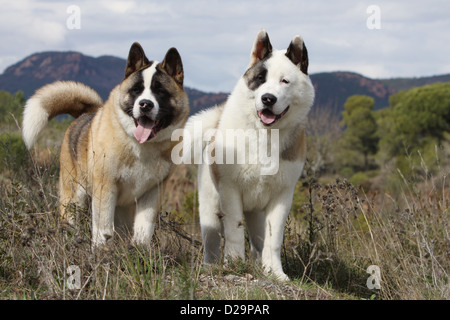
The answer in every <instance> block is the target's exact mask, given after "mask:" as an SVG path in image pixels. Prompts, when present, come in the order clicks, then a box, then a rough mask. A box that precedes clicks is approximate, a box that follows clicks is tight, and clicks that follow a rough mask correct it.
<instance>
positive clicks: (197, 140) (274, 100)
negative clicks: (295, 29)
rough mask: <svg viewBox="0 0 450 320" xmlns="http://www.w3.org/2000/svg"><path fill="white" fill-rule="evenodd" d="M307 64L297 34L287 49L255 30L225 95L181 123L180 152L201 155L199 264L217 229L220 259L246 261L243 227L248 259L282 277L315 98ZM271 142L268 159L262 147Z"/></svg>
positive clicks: (213, 255) (213, 245)
mask: <svg viewBox="0 0 450 320" xmlns="http://www.w3.org/2000/svg"><path fill="white" fill-rule="evenodd" d="M307 70H308V53H307V50H306V46H305V44H304V42H303V40H302V38H300V37H299V36H295V37H294V38H293V40H292V41H291V43H290V44H289V47H288V49H287V50H275V49H272V45H271V43H270V41H269V37H268V35H267V33H266V31H265V30H261V31H260V32H259V33H258V35H257V37H256V40H255V42H254V44H253V49H252V51H251V54H250V65H249V67H248V69H247V71H246V72H245V73H244V75H243V76H242V77H241V78H240V80H239V81H238V83H237V85H236V86H235V88H234V90H233V91H232V93H231V95H230V96H229V98H228V100H227V101H226V102H225V103H224V104H222V105H219V106H216V107H213V108H211V109H208V110H205V111H202V112H200V113H199V114H197V115H194V116H192V117H191V118H189V120H188V122H187V123H186V127H185V130H184V136H183V144H184V146H183V152H184V153H185V154H184V155H183V157H185V158H189V157H192V154H191V152H189V149H190V150H192V149H193V150H194V158H196V159H197V160H200V161H196V160H194V162H195V163H196V164H199V169H198V179H199V204H200V208H199V212H200V224H201V228H202V237H203V243H204V247H205V253H204V254H205V255H204V262H205V263H213V262H217V261H219V260H220V259H219V255H220V241H221V240H220V239H221V234H222V235H223V236H224V238H225V247H224V255H225V258H227V257H231V258H236V257H239V258H242V259H244V258H245V245H244V242H245V236H244V226H245V225H246V226H247V231H248V235H249V240H250V249H251V254H252V257H253V258H255V259H256V260H261V262H262V264H263V266H264V268H265V269H266V270H267V271H268V272H272V273H273V274H274V275H275V276H276V277H278V278H279V279H281V280H287V279H288V277H287V275H286V274H285V273H284V272H283V268H282V265H281V259H280V251H281V245H282V242H283V231H284V225H285V222H286V219H287V216H288V214H289V211H290V209H291V204H292V197H293V193H294V190H295V185H296V183H297V181H298V179H299V177H300V174H301V172H302V170H303V166H304V163H305V160H306V136H305V120H306V117H307V114H308V112H309V110H310V108H311V106H312V104H313V101H314V87H313V85H312V83H311V80H310V78H309V76H308V71H307ZM196 132H200V133H202V132H203V133H205V135H204V136H201V134H196ZM230 137H231V138H230ZM189 138H191V139H189ZM266 138H268V139H266ZM269 139H270V141H269ZM188 140H192V145H190V144H189V141H188ZM236 140H237V141H238V142H237V143H235V141H236ZM196 146H200V148H198V147H197V148H196ZM267 146H269V147H267ZM269 148H270V150H271V152H270V158H271V159H272V161H270V162H268V161H266V160H267V159H268V157H267V154H268V153H267V152H264V150H266V151H267V150H269ZM195 149H197V150H198V149H200V150H201V151H202V155H200V156H199V155H198V152H196V151H195ZM261 150H263V151H262V152H261ZM225 154H226V159H225ZM258 158H259V159H258ZM235 159H237V160H236V161H235ZM185 161H186V162H187V163H190V162H188V161H191V160H185ZM244 218H245V220H244Z"/></svg>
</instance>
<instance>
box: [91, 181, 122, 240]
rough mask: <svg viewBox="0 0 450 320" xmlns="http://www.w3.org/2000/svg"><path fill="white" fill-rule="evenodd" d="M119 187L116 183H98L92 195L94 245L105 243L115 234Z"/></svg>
mask: <svg viewBox="0 0 450 320" xmlns="http://www.w3.org/2000/svg"><path fill="white" fill-rule="evenodd" d="M116 202H117V189H116V187H115V185H114V184H112V183H111V184H106V183H103V184H101V185H98V186H97V187H96V188H95V190H94V193H93V196H92V247H93V248H95V247H99V246H101V245H104V244H105V243H106V241H108V240H109V239H110V238H112V237H113V235H114V212H115V209H116Z"/></svg>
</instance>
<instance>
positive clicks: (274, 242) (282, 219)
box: [261, 190, 292, 281]
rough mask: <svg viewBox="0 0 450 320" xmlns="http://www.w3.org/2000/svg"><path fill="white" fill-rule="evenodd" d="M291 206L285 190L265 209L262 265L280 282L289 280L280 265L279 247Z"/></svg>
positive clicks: (290, 198)
mask: <svg viewBox="0 0 450 320" xmlns="http://www.w3.org/2000/svg"><path fill="white" fill-rule="evenodd" d="M291 204H292V192H289V191H287V190H286V192H281V194H279V196H278V197H275V198H274V199H272V200H271V201H270V203H269V205H268V207H267V208H266V217H265V232H264V245H263V250H262V259H261V260H262V265H263V267H264V269H265V270H266V271H267V272H272V273H273V274H274V275H275V276H276V277H277V278H278V279H279V280H282V281H287V280H289V277H288V276H287V275H286V274H285V273H284V271H283V267H282V265H281V245H282V244H283V234H284V225H285V223H286V219H287V217H288V215H289V211H290V208H291Z"/></svg>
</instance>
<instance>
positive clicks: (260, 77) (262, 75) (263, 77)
mask: <svg viewBox="0 0 450 320" xmlns="http://www.w3.org/2000/svg"><path fill="white" fill-rule="evenodd" d="M266 74H267V71H266V70H264V71H263V72H260V73H259V74H258V75H257V76H256V80H257V81H259V82H261V83H262V82H264V81H266Z"/></svg>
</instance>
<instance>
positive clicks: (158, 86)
mask: <svg viewBox="0 0 450 320" xmlns="http://www.w3.org/2000/svg"><path fill="white" fill-rule="evenodd" d="M152 90H153V91H154V92H156V93H159V94H165V93H166V89H164V86H163V85H162V83H161V82H159V81H154V82H153V84H152Z"/></svg>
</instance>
